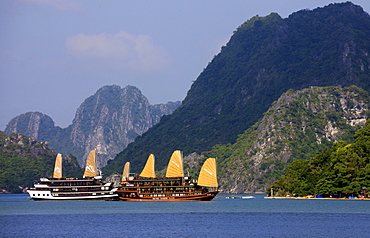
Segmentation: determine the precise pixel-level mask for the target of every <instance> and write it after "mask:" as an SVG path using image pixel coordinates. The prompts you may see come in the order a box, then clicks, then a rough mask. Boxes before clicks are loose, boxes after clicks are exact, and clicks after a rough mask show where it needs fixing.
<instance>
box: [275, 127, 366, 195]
mask: <svg viewBox="0 0 370 238" xmlns="http://www.w3.org/2000/svg"><path fill="white" fill-rule="evenodd" d="M363 187H366V188H367V189H369V188H370V120H368V121H367V123H366V125H365V126H364V127H363V128H362V129H360V130H358V131H357V132H356V134H355V136H354V141H353V143H348V142H344V141H338V142H337V143H335V144H334V145H333V146H332V148H330V149H327V150H325V151H323V152H320V153H317V154H316V155H315V156H314V157H313V158H311V159H308V160H299V161H294V162H293V163H292V164H291V165H290V166H289V169H288V171H287V173H286V174H285V175H283V176H282V177H280V178H279V179H278V180H277V181H276V182H275V183H274V184H273V185H272V186H271V187H270V188H269V189H268V193H271V188H273V192H274V195H275V196H286V195H291V196H305V195H308V194H313V195H323V196H326V197H328V196H330V195H333V196H338V197H348V196H358V195H359V192H360V191H361V189H362V188H363Z"/></svg>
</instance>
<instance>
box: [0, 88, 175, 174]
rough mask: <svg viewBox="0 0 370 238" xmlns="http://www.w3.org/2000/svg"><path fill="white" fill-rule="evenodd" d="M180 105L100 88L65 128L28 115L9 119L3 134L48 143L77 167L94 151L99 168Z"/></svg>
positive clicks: (46, 118) (133, 92)
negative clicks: (76, 160)
mask: <svg viewBox="0 0 370 238" xmlns="http://www.w3.org/2000/svg"><path fill="white" fill-rule="evenodd" d="M180 104H181V103H180V102H168V103H167V104H157V105H150V104H149V101H148V100H147V98H146V97H145V96H144V95H142V93H141V91H140V90H139V89H137V88H136V87H133V86H127V87H125V88H121V87H119V86H116V85H113V86H104V87H102V88H101V89H99V90H98V91H97V92H96V93H95V94H94V95H92V96H91V97H89V98H87V99H86V100H85V101H84V102H83V103H82V104H81V106H80V107H79V108H78V109H77V112H76V116H75V118H74V120H73V122H72V125H70V126H69V127H68V128H65V129H61V128H59V127H55V126H54V122H53V120H52V119H51V118H50V117H49V116H47V115H44V114H42V113H39V112H28V113H25V114H22V115H20V116H17V117H15V118H13V119H12V120H11V121H10V122H9V123H8V125H7V127H6V129H5V133H6V134H11V133H22V134H24V135H27V136H32V137H34V138H36V139H37V140H44V141H49V142H50V147H51V148H54V149H55V150H56V151H58V152H60V153H65V154H66V153H73V154H74V155H75V156H77V157H78V158H79V162H80V165H81V166H82V165H84V163H85V160H86V158H87V155H88V153H89V152H90V150H92V149H96V150H97V157H98V166H99V167H103V166H104V165H106V164H107V161H108V160H110V159H113V158H114V157H115V156H116V154H117V153H119V152H120V151H122V150H123V149H124V148H125V147H126V146H127V145H128V144H129V143H130V142H132V141H133V140H134V139H135V137H136V136H138V135H141V134H143V133H144V132H145V131H147V130H148V129H149V128H150V127H152V126H153V125H154V124H156V123H158V122H159V120H160V118H161V117H162V116H163V115H167V114H171V113H172V112H173V111H174V110H175V109H176V108H177V107H178V106H180Z"/></svg>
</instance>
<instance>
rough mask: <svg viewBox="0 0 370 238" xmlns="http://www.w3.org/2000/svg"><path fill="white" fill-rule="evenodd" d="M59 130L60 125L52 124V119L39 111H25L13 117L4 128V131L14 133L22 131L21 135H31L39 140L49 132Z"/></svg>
mask: <svg viewBox="0 0 370 238" xmlns="http://www.w3.org/2000/svg"><path fill="white" fill-rule="evenodd" d="M58 130H61V128H60V127H56V126H55V125H54V121H53V119H51V118H50V117H49V116H47V115H44V114H42V113H40V112H27V113H25V114H22V115H19V116H17V117H15V118H13V119H12V120H11V121H10V122H9V123H8V125H7V126H6V128H5V131H4V132H5V133H6V134H8V135H10V134H13V133H14V134H15V133H22V134H23V135H27V136H31V137H33V138H37V139H39V140H43V139H45V138H47V136H48V134H49V133H55V132H56V131H58Z"/></svg>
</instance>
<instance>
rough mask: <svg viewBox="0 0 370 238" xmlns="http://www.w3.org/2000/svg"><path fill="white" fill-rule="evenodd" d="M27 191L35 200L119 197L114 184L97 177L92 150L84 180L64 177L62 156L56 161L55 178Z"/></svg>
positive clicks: (59, 155) (58, 156) (41, 181)
mask: <svg viewBox="0 0 370 238" xmlns="http://www.w3.org/2000/svg"><path fill="white" fill-rule="evenodd" d="M34 186H35V187H34V188H30V189H28V190H27V192H28V193H29V195H30V197H31V199H33V200H105V199H112V198H115V197H117V194H115V190H116V189H117V188H113V184H112V183H103V181H102V176H100V175H97V169H96V153H95V150H92V151H91V152H90V154H89V157H88V159H87V161H86V168H85V172H84V175H83V178H63V177H62V155H61V154H58V155H57V157H56V160H55V167H54V174H53V178H41V179H40V181H39V182H38V183H35V184H34Z"/></svg>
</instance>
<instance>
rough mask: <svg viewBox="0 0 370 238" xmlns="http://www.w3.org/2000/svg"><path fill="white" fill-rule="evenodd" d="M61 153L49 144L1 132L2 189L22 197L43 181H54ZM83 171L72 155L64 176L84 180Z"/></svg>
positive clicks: (65, 166)
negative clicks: (47, 178) (24, 192)
mask: <svg viewBox="0 0 370 238" xmlns="http://www.w3.org/2000/svg"><path fill="white" fill-rule="evenodd" d="M56 155H57V153H55V151H54V150H52V149H50V148H49V147H48V144H47V143H46V142H38V141H36V140H35V139H34V138H32V137H27V136H24V135H21V134H12V135H9V136H7V135H5V134H4V133H3V132H1V131H0V189H1V190H2V192H11V193H19V192H22V190H23V189H25V188H27V187H28V188H30V187H32V186H33V183H34V182H36V181H38V180H39V179H40V178H41V177H51V176H52V175H53V171H54V163H55V157H56ZM82 174H83V170H82V169H81V168H80V167H79V166H78V162H77V159H76V158H75V157H73V156H72V155H65V156H64V158H63V176H65V177H81V176H82Z"/></svg>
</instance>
